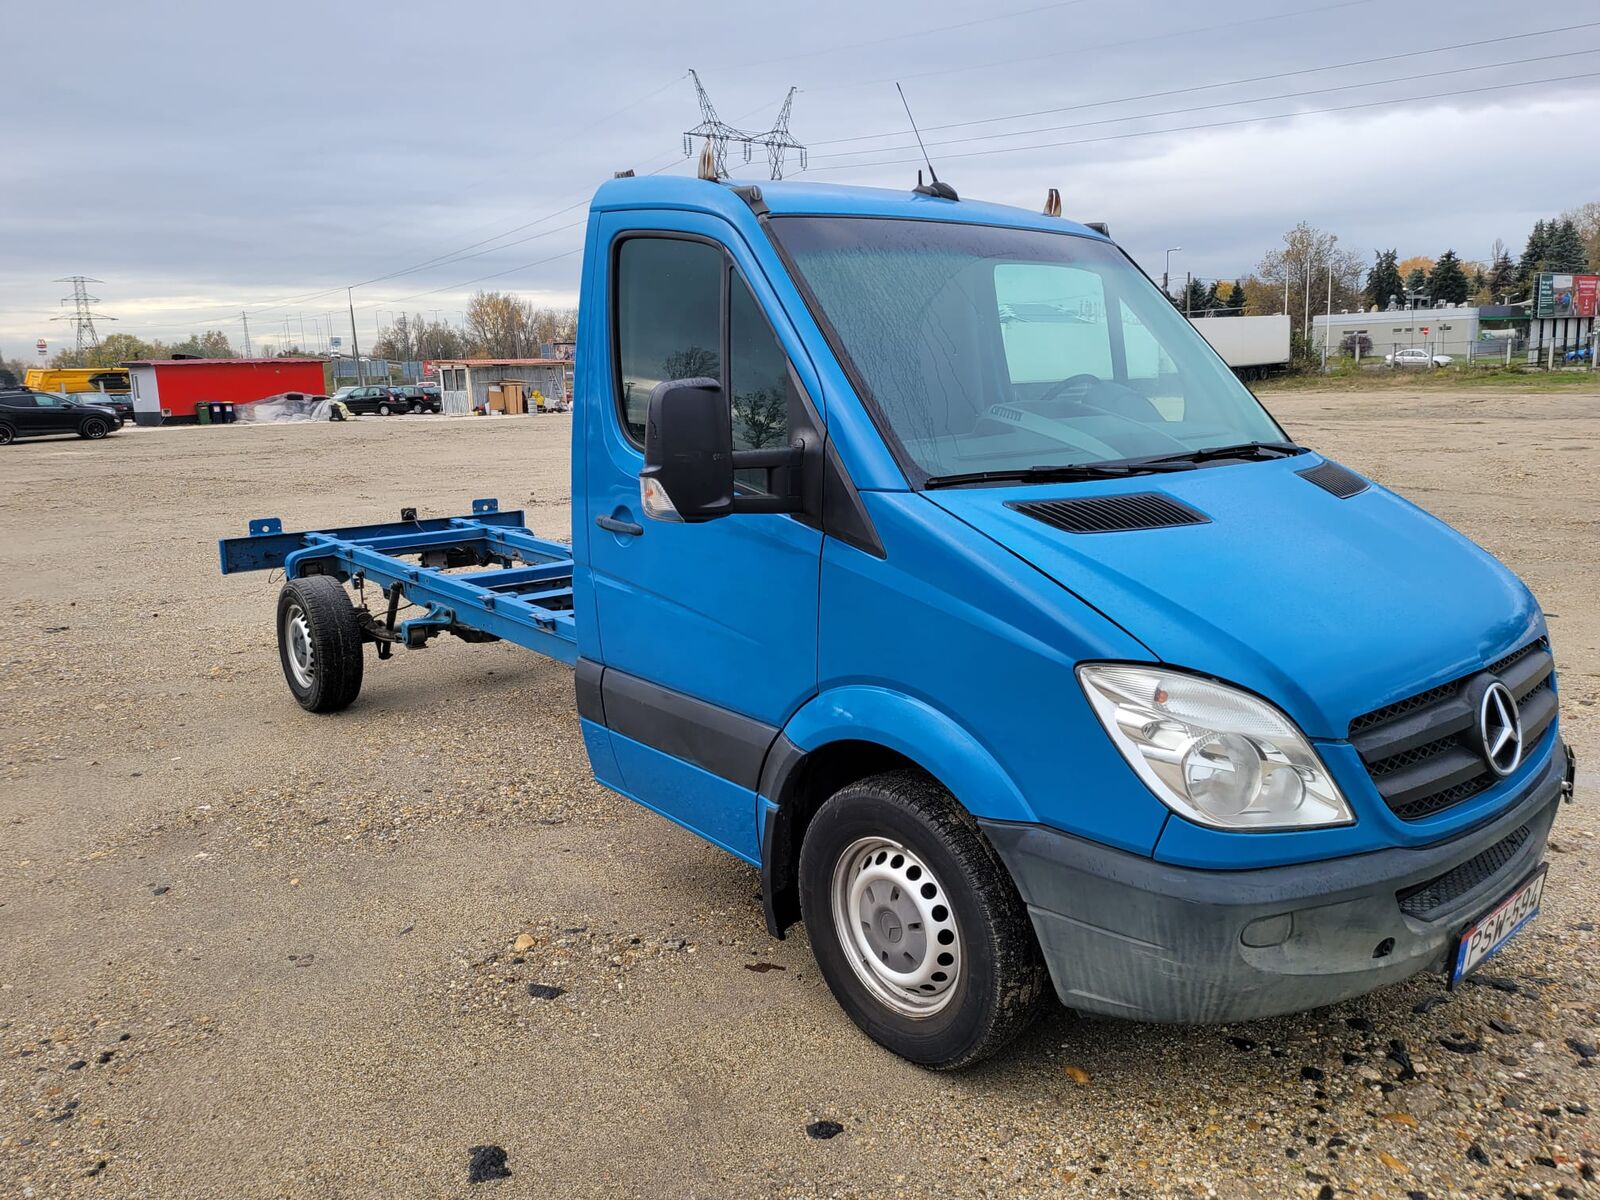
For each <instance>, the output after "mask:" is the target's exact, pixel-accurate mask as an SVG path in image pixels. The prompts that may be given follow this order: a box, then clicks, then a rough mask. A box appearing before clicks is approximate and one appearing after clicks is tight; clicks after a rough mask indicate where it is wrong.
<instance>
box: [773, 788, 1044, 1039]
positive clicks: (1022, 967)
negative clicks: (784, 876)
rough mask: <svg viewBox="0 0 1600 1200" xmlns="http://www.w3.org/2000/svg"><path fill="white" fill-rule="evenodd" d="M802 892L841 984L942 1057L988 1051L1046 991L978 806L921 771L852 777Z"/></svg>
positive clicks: (816, 947) (826, 965) (827, 963)
mask: <svg viewBox="0 0 1600 1200" xmlns="http://www.w3.org/2000/svg"><path fill="white" fill-rule="evenodd" d="M800 903H801V911H802V913H803V914H804V916H805V922H806V929H807V931H808V932H809V933H810V935H811V943H812V949H813V952H814V953H815V954H816V958H817V966H818V967H819V968H820V969H821V971H822V975H823V978H824V979H826V980H827V983H828V987H829V989H830V990H832V992H833V995H834V998H835V999H837V1000H838V1001H839V1004H840V1006H841V1007H842V1008H843V1009H844V1010H845V1012H847V1013H848V1014H849V1015H850V1018H851V1020H853V1021H855V1023H856V1024H857V1025H858V1026H860V1027H861V1029H862V1030H863V1031H864V1032H865V1033H866V1034H867V1035H868V1036H869V1037H871V1038H872V1039H873V1040H874V1041H877V1042H878V1043H880V1044H881V1045H883V1046H885V1047H887V1048H888V1049H890V1050H892V1051H894V1052H895V1053H896V1054H898V1055H900V1056H901V1057H902V1058H906V1059H909V1060H911V1061H912V1062H915V1063H919V1064H921V1065H922V1066H925V1067H932V1068H934V1069H935V1070H950V1069H953V1068H956V1067H964V1066H967V1065H969V1064H971V1063H975V1062H977V1061H979V1060H980V1059H983V1058H987V1057H988V1056H989V1055H991V1054H993V1053H994V1052H995V1051H997V1050H999V1049H1000V1048H1001V1047H1003V1046H1004V1045H1005V1044H1006V1043H1007V1042H1009V1041H1010V1040H1011V1039H1012V1038H1014V1037H1015V1036H1016V1035H1017V1034H1018V1033H1020V1032H1022V1030H1023V1029H1025V1028H1026V1027H1027V1026H1028V1025H1029V1024H1030V1023H1031V1022H1032V1021H1033V1020H1034V1018H1035V1017H1036V1016H1037V1015H1038V1012H1039V1010H1040V1007H1041V1004H1042V1002H1043V1000H1044V998H1045V996H1046V995H1047V990H1046V978H1045V970H1044V963H1043V960H1042V958H1041V956H1040V953H1039V946H1038V943H1037V941H1036V940H1035V939H1034V935H1033V927H1032V924H1031V922H1030V921H1029V918H1028V913H1027V908H1026V907H1025V906H1024V904H1023V902H1022V898H1021V897H1020V896H1019V895H1018V894H1017V889H1016V885H1015V884H1013V883H1012V881H1011V877H1010V875H1008V874H1007V872H1006V869H1005V867H1004V866H1003V865H1002V864H1001V863H1000V861H999V859H998V858H997V857H996V856H995V853H994V851H993V849H991V848H990V846H989V844H988V842H987V841H985V840H984V837H983V835H982V833H981V832H980V831H979V830H978V828H977V826H976V824H974V822H973V821H972V818H971V817H970V816H969V815H968V814H967V813H966V811H965V810H964V809H962V807H961V806H960V805H959V804H958V803H957V802H956V800H955V798H954V797H953V796H951V795H950V793H949V792H947V791H946V790H945V789H944V788H942V787H940V786H939V785H938V784H937V783H935V782H934V781H933V780H932V779H930V778H928V777H927V776H926V775H923V774H921V773H920V772H917V771H894V772H889V773H887V774H883V775H875V776H873V777H871V778H869V779H864V780H862V781H861V782H859V783H854V784H851V785H850V786H848V787H846V788H844V789H842V790H841V791H839V792H838V793H836V794H835V795H834V796H833V797H832V798H830V799H829V800H828V801H827V802H826V803H825V804H824V805H823V806H822V807H821V808H820V809H819V810H818V811H817V815H816V816H815V817H814V818H813V819H812V821H811V824H810V826H809V827H808V828H807V830H806V835H805V842H804V844H803V845H802V846H801V850H800Z"/></svg>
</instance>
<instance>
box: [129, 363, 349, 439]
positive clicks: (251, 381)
mask: <svg viewBox="0 0 1600 1200" xmlns="http://www.w3.org/2000/svg"><path fill="white" fill-rule="evenodd" d="M122 365H123V366H124V367H126V368H127V369H128V380H129V390H130V393H131V395H132V399H133V419H134V421H135V422H136V423H137V424H140V425H160V424H163V423H168V424H172V423H180V422H187V421H193V420H194V419H195V405H196V404H198V403H202V402H205V401H213V400H221V401H227V402H230V403H233V404H249V403H251V402H252V401H255V400H260V399H262V398H264V397H266V396H276V395H279V394H281V393H283V392H304V393H306V394H307V395H312V396H319V395H324V394H325V393H326V391H327V388H326V374H325V372H324V369H323V360H322V359H320V358H160V359H149V360H146V361H143V362H125V363H123V364H122Z"/></svg>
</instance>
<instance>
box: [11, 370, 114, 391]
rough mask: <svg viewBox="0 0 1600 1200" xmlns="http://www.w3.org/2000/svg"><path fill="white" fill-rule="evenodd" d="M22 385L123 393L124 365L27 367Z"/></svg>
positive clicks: (51, 388)
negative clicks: (26, 374)
mask: <svg viewBox="0 0 1600 1200" xmlns="http://www.w3.org/2000/svg"><path fill="white" fill-rule="evenodd" d="M23 383H24V385H25V386H27V387H30V388H32V389H33V390H34V391H37V392H61V393H63V394H64V395H68V396H70V395H73V394H75V393H78V392H126V391H127V390H128V371H127V368H126V367H29V368H28V376H27V378H26V379H25V380H23Z"/></svg>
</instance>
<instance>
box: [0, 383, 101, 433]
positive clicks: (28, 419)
mask: <svg viewBox="0 0 1600 1200" xmlns="http://www.w3.org/2000/svg"><path fill="white" fill-rule="evenodd" d="M98 399H99V396H98V394H97V395H96V400H98ZM121 428H122V418H121V417H120V416H118V415H117V410H116V409H115V408H112V407H110V406H109V405H105V404H99V403H90V402H89V401H88V400H87V399H80V397H78V396H63V395H61V394H59V393H57V392H36V391H34V390H33V389H31V388H9V389H4V390H0V446H5V445H9V444H10V443H12V442H14V441H16V440H17V439H18V438H23V437H33V436H35V435H38V434H45V433H75V434H77V435H78V436H79V437H82V438H88V439H89V440H91V441H98V440H99V439H101V438H103V437H105V436H106V434H108V433H115V432H116V431H117V430H118V429H121Z"/></svg>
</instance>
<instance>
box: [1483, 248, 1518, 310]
mask: <svg viewBox="0 0 1600 1200" xmlns="http://www.w3.org/2000/svg"><path fill="white" fill-rule="evenodd" d="M1484 283H1485V285H1486V286H1487V287H1488V289H1489V303H1491V304H1499V303H1501V302H1502V301H1504V300H1505V298H1506V297H1507V296H1509V295H1510V294H1511V293H1512V292H1513V291H1515V290H1516V287H1517V267H1516V264H1515V263H1513V262H1512V261H1511V255H1509V254H1507V253H1506V252H1505V251H1504V250H1502V251H1501V252H1500V254H1499V255H1498V256H1497V257H1496V258H1495V260H1494V262H1492V263H1490V264H1489V275H1488V278H1487V279H1485V281H1484Z"/></svg>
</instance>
